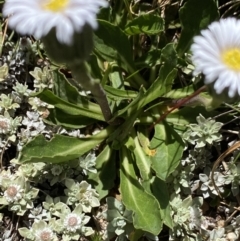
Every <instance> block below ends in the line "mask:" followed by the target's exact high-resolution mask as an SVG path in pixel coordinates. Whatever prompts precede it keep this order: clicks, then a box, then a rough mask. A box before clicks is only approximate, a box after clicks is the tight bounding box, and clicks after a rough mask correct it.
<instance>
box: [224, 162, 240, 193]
mask: <svg viewBox="0 0 240 241" xmlns="http://www.w3.org/2000/svg"><path fill="white" fill-rule="evenodd" d="M228 168H229V171H228V172H227V174H226V176H225V180H226V184H229V183H231V185H232V186H231V190H232V193H233V195H234V196H237V195H238V194H239V185H240V163H238V164H237V165H236V164H235V163H233V162H230V163H229V164H228Z"/></svg>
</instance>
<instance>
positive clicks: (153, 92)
mask: <svg viewBox="0 0 240 241" xmlns="http://www.w3.org/2000/svg"><path fill="white" fill-rule="evenodd" d="M176 75H177V70H176V69H175V68H174V69H173V68H172V67H170V66H169V65H163V66H162V67H161V69H160V73H159V77H158V78H157V79H156V80H155V81H154V83H153V84H152V85H151V86H150V88H149V89H148V90H147V91H146V93H144V96H143V98H142V99H141V100H140V103H139V105H141V106H142V107H143V106H145V105H147V104H148V103H150V102H151V101H153V100H155V99H157V98H159V97H160V96H162V95H164V94H166V93H167V92H168V91H169V90H171V88H172V83H173V81H174V79H175V77H176Z"/></svg>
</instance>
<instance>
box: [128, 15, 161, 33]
mask: <svg viewBox="0 0 240 241" xmlns="http://www.w3.org/2000/svg"><path fill="white" fill-rule="evenodd" d="M163 29H164V21H163V19H162V18H161V17H159V16H157V15H154V14H152V13H150V14H142V15H140V16H139V17H136V18H134V19H133V20H132V21H131V22H129V23H128V24H127V26H126V27H125V30H124V31H125V33H126V34H128V35H136V34H140V33H145V34H148V35H151V34H158V33H160V32H161V31H163Z"/></svg>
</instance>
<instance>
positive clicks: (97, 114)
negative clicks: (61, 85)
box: [35, 89, 104, 121]
mask: <svg viewBox="0 0 240 241" xmlns="http://www.w3.org/2000/svg"><path fill="white" fill-rule="evenodd" d="M35 96H37V97H39V98H40V99H41V100H42V101H44V102H46V103H48V104H51V105H54V107H55V108H58V109H60V110H62V112H64V113H65V114H67V115H73V116H74V115H75V116H85V117H88V118H91V119H97V120H102V121H104V117H103V115H102V112H101V109H100V107H99V106H98V105H97V104H94V103H92V102H90V101H87V102H86V103H79V104H78V105H76V104H72V103H69V102H67V101H65V100H63V99H61V98H59V97H58V96H56V95H55V94H53V92H51V91H50V90H46V89H45V90H43V91H42V92H40V93H37V94H36V95H35Z"/></svg>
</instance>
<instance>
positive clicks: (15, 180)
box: [0, 176, 39, 216]
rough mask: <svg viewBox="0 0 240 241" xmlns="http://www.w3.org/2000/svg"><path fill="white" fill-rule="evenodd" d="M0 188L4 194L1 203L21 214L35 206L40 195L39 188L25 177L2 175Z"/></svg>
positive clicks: (0, 198)
mask: <svg viewBox="0 0 240 241" xmlns="http://www.w3.org/2000/svg"><path fill="white" fill-rule="evenodd" d="M0 189H1V190H2V192H3V195H1V196H0V205H6V206H8V209H9V210H10V211H13V212H15V213H16V214H17V215H19V216H23V215H24V214H25V212H26V211H27V210H29V209H32V208H33V201H34V200H35V199H36V197H37V195H38V191H39V190H38V189H36V188H34V187H32V186H31V185H30V183H29V182H28V181H26V180H25V179H24V177H16V176H14V177H12V178H11V177H2V178H1V184H0Z"/></svg>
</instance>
